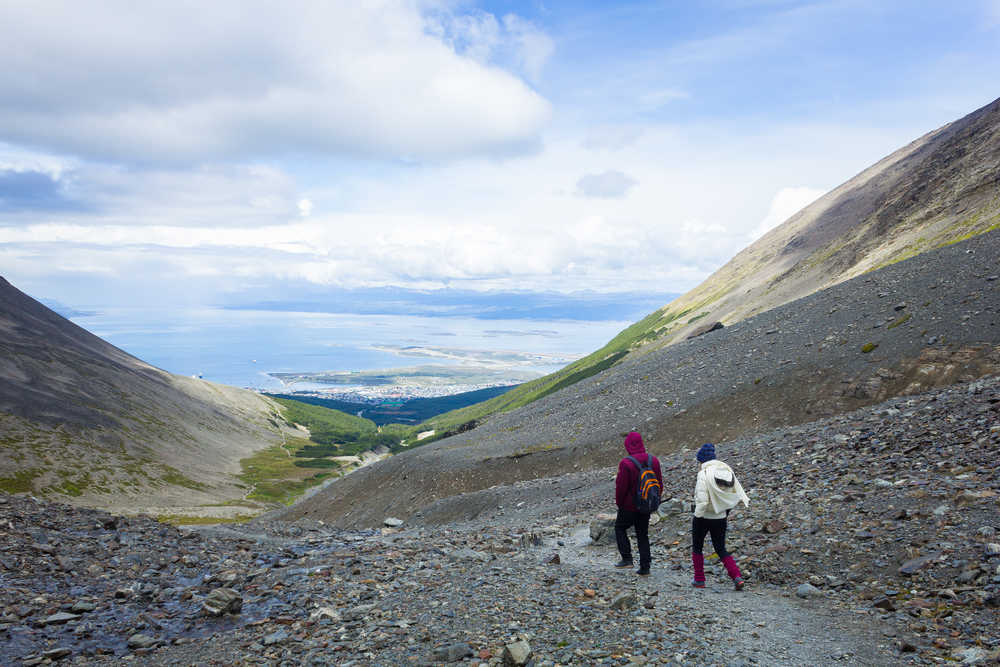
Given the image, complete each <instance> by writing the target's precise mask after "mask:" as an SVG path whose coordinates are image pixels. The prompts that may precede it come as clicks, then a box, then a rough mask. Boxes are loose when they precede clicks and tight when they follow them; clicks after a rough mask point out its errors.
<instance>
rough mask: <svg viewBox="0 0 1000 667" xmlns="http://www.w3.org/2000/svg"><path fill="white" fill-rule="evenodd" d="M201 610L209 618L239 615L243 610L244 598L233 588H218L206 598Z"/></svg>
mask: <svg viewBox="0 0 1000 667" xmlns="http://www.w3.org/2000/svg"><path fill="white" fill-rule="evenodd" d="M201 609H202V611H204V612H205V613H206V614H208V615H209V616H222V615H224V614H238V613H240V610H241V609H243V598H242V597H241V596H240V594H239V593H237V592H236V591H234V590H233V589H232V588H216V589H214V590H213V591H212V592H211V593H209V594H208V595H206V596H205V599H204V601H202V603H201Z"/></svg>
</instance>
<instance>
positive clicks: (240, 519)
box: [156, 514, 256, 526]
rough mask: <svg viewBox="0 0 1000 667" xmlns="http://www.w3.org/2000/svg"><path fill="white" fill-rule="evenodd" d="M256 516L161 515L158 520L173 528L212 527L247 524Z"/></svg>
mask: <svg viewBox="0 0 1000 667" xmlns="http://www.w3.org/2000/svg"><path fill="white" fill-rule="evenodd" d="M255 516H256V514H239V515H237V516H232V517H218V516H187V515H186V514H160V515H158V516H157V517H156V520H157V521H159V522H160V523H169V524H171V525H173V526H211V525H214V524H217V523H246V522H247V521H249V520H250V519H252V518H254V517H255Z"/></svg>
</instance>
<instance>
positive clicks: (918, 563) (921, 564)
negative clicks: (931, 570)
mask: <svg viewBox="0 0 1000 667" xmlns="http://www.w3.org/2000/svg"><path fill="white" fill-rule="evenodd" d="M940 556H941V554H937V553H935V554H930V555H928V556H921V557H920V558H912V559H910V560H908V561H906V562H905V563H903V564H902V565H900V566H899V573H900V574H903V575H907V576H909V575H911V574H913V573H914V572H917V571H918V570H922V569H923V568H925V567H927V566H928V565H930V564H931V563H933V562H934V561H936V560H937V559H938V558H940Z"/></svg>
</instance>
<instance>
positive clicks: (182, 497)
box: [0, 278, 283, 511]
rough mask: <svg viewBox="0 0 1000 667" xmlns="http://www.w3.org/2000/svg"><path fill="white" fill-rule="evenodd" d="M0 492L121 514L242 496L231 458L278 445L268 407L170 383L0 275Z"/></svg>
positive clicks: (193, 383)
mask: <svg viewBox="0 0 1000 667" xmlns="http://www.w3.org/2000/svg"><path fill="white" fill-rule="evenodd" d="M0 332H2V336H0V433H2V439H0V490H6V491H13V492H32V493H37V494H43V495H49V496H61V497H63V499H69V500H71V501H72V502H74V503H76V504H83V505H91V506H98V507H109V508H113V509H118V510H121V511H135V510H136V509H146V510H150V509H154V508H171V507H191V506H195V505H200V504H206V503H218V502H219V501H224V500H233V499H239V498H241V497H242V496H243V495H244V493H245V490H244V489H243V488H241V486H240V485H239V484H238V483H237V480H236V479H235V477H234V475H235V474H238V473H239V472H240V465H239V461H240V459H241V458H244V457H247V456H249V455H250V454H252V453H253V452H254V451H256V450H260V449H262V448H265V447H268V446H273V445H276V444H280V443H281V442H282V441H283V436H282V434H281V427H280V426H279V424H280V423H282V420H281V419H280V417H278V414H279V412H278V407H277V405H276V404H274V402H272V401H271V400H269V399H267V398H264V397H262V396H260V395H258V394H255V393H253V392H249V391H245V390H241V389H236V388H233V387H226V386H222V385H216V384H212V383H209V382H205V381H202V380H196V379H191V378H185V377H180V376H176V375H172V374H170V373H167V372H165V371H162V370H160V369H157V368H154V367H152V366H150V365H149V364H146V363H144V362H142V361H140V360H139V359H136V358H135V357H132V356H131V355H129V354H127V353H125V352H123V351H122V350H120V349H118V348H116V347H114V346H113V345H111V344H109V343H107V342H105V341H103V340H101V339H100V338H98V337H97V336H94V335H93V334H91V333H89V332H87V331H86V330H84V329H82V328H80V327H78V326H77V325H75V324H73V323H72V322H70V321H69V320H66V319H65V318H63V317H61V316H60V315H57V314H56V313H54V312H52V311H51V310H49V309H48V308H46V307H45V306H43V305H42V304H40V303H39V302H37V301H35V300H34V299H32V298H30V297H29V296H27V295H25V294H24V293H22V292H20V291H19V290H17V289H16V288H14V287H13V286H12V285H10V283H8V282H7V281H6V280H4V279H3V278H0Z"/></svg>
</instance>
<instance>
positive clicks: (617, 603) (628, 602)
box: [611, 593, 636, 609]
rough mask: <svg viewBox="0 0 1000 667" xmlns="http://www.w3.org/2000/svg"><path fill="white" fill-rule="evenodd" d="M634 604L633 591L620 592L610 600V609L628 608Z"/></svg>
mask: <svg viewBox="0 0 1000 667" xmlns="http://www.w3.org/2000/svg"><path fill="white" fill-rule="evenodd" d="M635 605H636V597H635V593H622V594H621V595H619V596H618V597H616V598H615V599H614V600H613V601H612V602H611V608H612V609H628V608H629V607H634V606H635Z"/></svg>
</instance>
